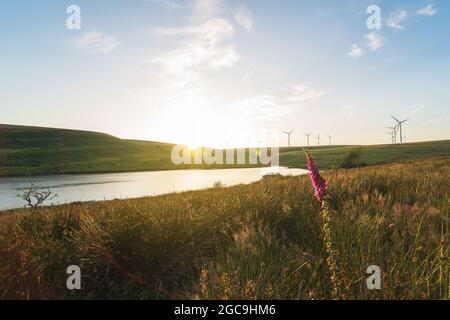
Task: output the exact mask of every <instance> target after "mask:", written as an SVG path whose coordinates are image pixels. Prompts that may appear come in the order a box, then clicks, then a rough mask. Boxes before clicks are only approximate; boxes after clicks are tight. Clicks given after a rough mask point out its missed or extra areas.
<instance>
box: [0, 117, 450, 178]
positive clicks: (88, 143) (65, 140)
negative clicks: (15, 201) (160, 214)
mask: <svg viewBox="0 0 450 320" xmlns="http://www.w3.org/2000/svg"><path fill="white" fill-rule="evenodd" d="M355 147H356V146H332V147H330V146H327V147H313V148H311V150H312V151H313V152H314V154H315V156H316V159H317V162H318V164H319V165H320V167H321V168H322V169H327V168H330V167H331V164H332V162H333V161H334V160H335V159H336V158H339V157H342V156H343V155H345V154H346V153H348V152H349V151H350V150H351V149H353V148H355ZM172 148H173V145H170V144H164V143H159V142H149V141H135V140H121V139H118V138H115V137H113V136H109V135H106V134H102V133H95V132H87V131H76V130H64V129H51V128H36V127H23V126H10V125H0V176H6V175H26V174H28V172H30V173H31V174H33V175H36V174H62V173H99V172H125V171H152V170H171V169H191V168H192V169H193V168H196V169H198V168H202V169H210V168H225V167H226V168H230V166H217V165H215V166H207V165H198V166H196V165H183V166H176V165H174V164H173V163H172V161H171V150H172ZM362 151H363V159H362V160H363V161H364V162H366V163H367V164H369V165H373V164H383V163H391V162H399V161H406V160H414V159H423V158H428V157H434V156H450V140H445V141H432V142H423V143H411V144H406V145H402V146H399V145H395V146H393V145H379V146H363V147H362ZM302 159H303V151H302V150H301V148H290V149H289V148H281V150H280V164H281V165H283V166H288V167H299V168H304V167H305V164H304V162H303V161H302ZM231 167H234V168H235V167H246V166H245V165H241V166H237V165H235V166H231Z"/></svg>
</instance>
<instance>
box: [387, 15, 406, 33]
mask: <svg viewBox="0 0 450 320" xmlns="http://www.w3.org/2000/svg"><path fill="white" fill-rule="evenodd" d="M407 16H408V13H407V12H406V11H405V10H397V11H395V12H393V13H391V15H390V16H389V19H388V20H387V22H386V24H387V25H388V27H391V28H393V29H397V30H400V29H403V28H404V26H403V25H402V24H403V23H404V22H405V21H406V18H407Z"/></svg>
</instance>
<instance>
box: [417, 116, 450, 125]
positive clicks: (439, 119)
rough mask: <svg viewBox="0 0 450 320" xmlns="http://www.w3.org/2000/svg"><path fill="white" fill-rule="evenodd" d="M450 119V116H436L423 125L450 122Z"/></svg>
mask: <svg viewBox="0 0 450 320" xmlns="http://www.w3.org/2000/svg"><path fill="white" fill-rule="evenodd" d="M449 121H450V117H443V118H434V119H430V120H427V121H425V122H423V123H422V126H430V125H434V124H440V123H444V122H449Z"/></svg>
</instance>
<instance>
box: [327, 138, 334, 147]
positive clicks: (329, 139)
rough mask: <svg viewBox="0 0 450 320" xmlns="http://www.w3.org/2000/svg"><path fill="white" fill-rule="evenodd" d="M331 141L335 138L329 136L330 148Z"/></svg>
mask: <svg viewBox="0 0 450 320" xmlns="http://www.w3.org/2000/svg"><path fill="white" fill-rule="evenodd" d="M331 139H333V136H330V135H328V141H329V142H330V146H331Z"/></svg>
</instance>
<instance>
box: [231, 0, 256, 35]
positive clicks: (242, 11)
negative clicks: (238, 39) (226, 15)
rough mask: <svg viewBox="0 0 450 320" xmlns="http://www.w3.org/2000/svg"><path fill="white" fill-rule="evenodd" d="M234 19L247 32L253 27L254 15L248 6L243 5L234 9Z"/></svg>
mask: <svg viewBox="0 0 450 320" xmlns="http://www.w3.org/2000/svg"><path fill="white" fill-rule="evenodd" d="M233 15H234V19H235V20H236V22H237V23H239V24H240V25H241V26H242V27H243V28H244V29H245V31H247V32H250V31H252V29H253V15H252V13H251V11H249V10H248V9H247V7H246V6H244V5H241V6H239V7H238V8H237V9H235V10H234V11H233Z"/></svg>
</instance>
